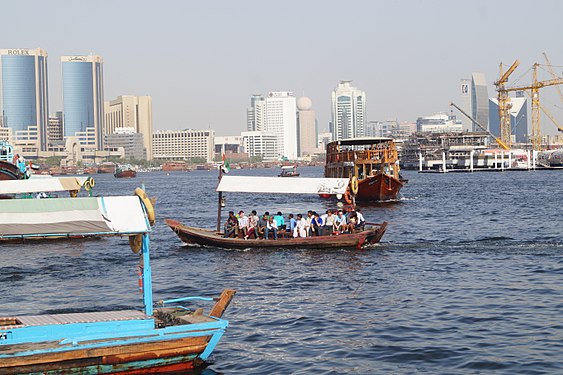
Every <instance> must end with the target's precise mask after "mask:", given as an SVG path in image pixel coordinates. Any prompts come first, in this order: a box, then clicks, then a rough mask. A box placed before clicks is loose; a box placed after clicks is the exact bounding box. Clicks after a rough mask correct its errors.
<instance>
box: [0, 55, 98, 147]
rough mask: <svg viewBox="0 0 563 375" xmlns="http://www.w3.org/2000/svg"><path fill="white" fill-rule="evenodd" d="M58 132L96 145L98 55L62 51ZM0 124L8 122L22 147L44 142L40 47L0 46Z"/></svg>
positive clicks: (46, 112) (45, 106) (46, 107)
mask: <svg viewBox="0 0 563 375" xmlns="http://www.w3.org/2000/svg"><path fill="white" fill-rule="evenodd" d="M61 63H62V77H63V105H64V111H63V113H64V117H63V128H64V136H65V137H71V136H75V137H78V139H79V141H80V144H81V145H82V146H84V147H89V148H95V149H97V150H100V149H101V148H102V129H103V120H104V113H103V111H104V95H103V60H102V58H101V57H100V56H94V55H90V56H62V57H61ZM0 87H1V90H0V95H1V96H0V110H1V115H2V117H1V118H0V127H4V128H10V129H11V132H12V137H13V139H14V140H15V142H16V143H19V144H20V145H24V147H25V148H26V149H27V150H30V149H33V148H35V149H37V150H38V151H45V150H47V149H48V147H49V140H48V137H47V126H48V124H49V101H48V80H47V53H46V52H45V51H44V50H43V49H41V48H36V49H0Z"/></svg>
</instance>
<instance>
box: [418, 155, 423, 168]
mask: <svg viewBox="0 0 563 375" xmlns="http://www.w3.org/2000/svg"><path fill="white" fill-rule="evenodd" d="M418 155H419V156H418V171H419V172H422V152H421V153H419V154H418Z"/></svg>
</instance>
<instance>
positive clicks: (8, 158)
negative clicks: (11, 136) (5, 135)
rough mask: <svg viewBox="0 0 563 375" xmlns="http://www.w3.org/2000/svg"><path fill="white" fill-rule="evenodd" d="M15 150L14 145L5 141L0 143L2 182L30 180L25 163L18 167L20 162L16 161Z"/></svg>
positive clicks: (0, 178)
mask: <svg viewBox="0 0 563 375" xmlns="http://www.w3.org/2000/svg"><path fill="white" fill-rule="evenodd" d="M14 160H15V159H14V149H13V147H12V145H10V144H9V143H7V142H5V141H0V181H6V180H23V179H25V178H28V177H29V175H28V174H27V173H26V168H25V163H24V162H22V161H20V162H19V163H20V164H22V165H17V163H18V161H14Z"/></svg>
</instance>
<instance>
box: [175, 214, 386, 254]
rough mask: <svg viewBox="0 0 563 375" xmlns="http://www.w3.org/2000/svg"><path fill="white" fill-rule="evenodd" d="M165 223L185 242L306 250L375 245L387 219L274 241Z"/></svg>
mask: <svg viewBox="0 0 563 375" xmlns="http://www.w3.org/2000/svg"><path fill="white" fill-rule="evenodd" d="M166 224H167V225H168V226H169V227H170V228H171V229H172V230H173V231H174V232H175V233H176V234H177V235H178V237H179V238H180V239H181V240H182V241H183V242H185V243H188V244H197V245H203V246H216V247H222V248H235V249H247V248H253V247H255V248H301V249H303V248H309V249H328V248H340V249H342V248H356V249H359V248H362V247H364V246H367V245H371V244H376V243H378V242H379V241H380V240H381V237H383V234H384V233H385V230H386V229H387V222H384V223H382V224H378V225H376V226H374V227H373V228H372V229H369V230H364V231H361V232H357V233H352V234H339V235H327V236H312V237H305V238H301V237H298V238H293V237H288V238H278V239H277V240H261V239H247V240H245V239H242V238H224V237H223V236H222V234H221V233H217V232H216V231H213V230H208V229H201V228H193V227H188V226H185V225H183V224H182V223H180V222H178V221H176V220H171V219H167V220H166Z"/></svg>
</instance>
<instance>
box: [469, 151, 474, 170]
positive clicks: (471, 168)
mask: <svg viewBox="0 0 563 375" xmlns="http://www.w3.org/2000/svg"><path fill="white" fill-rule="evenodd" d="M474 153H475V150H471V152H470V153H469V158H470V159H469V169H470V170H471V172H473V154H474Z"/></svg>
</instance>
